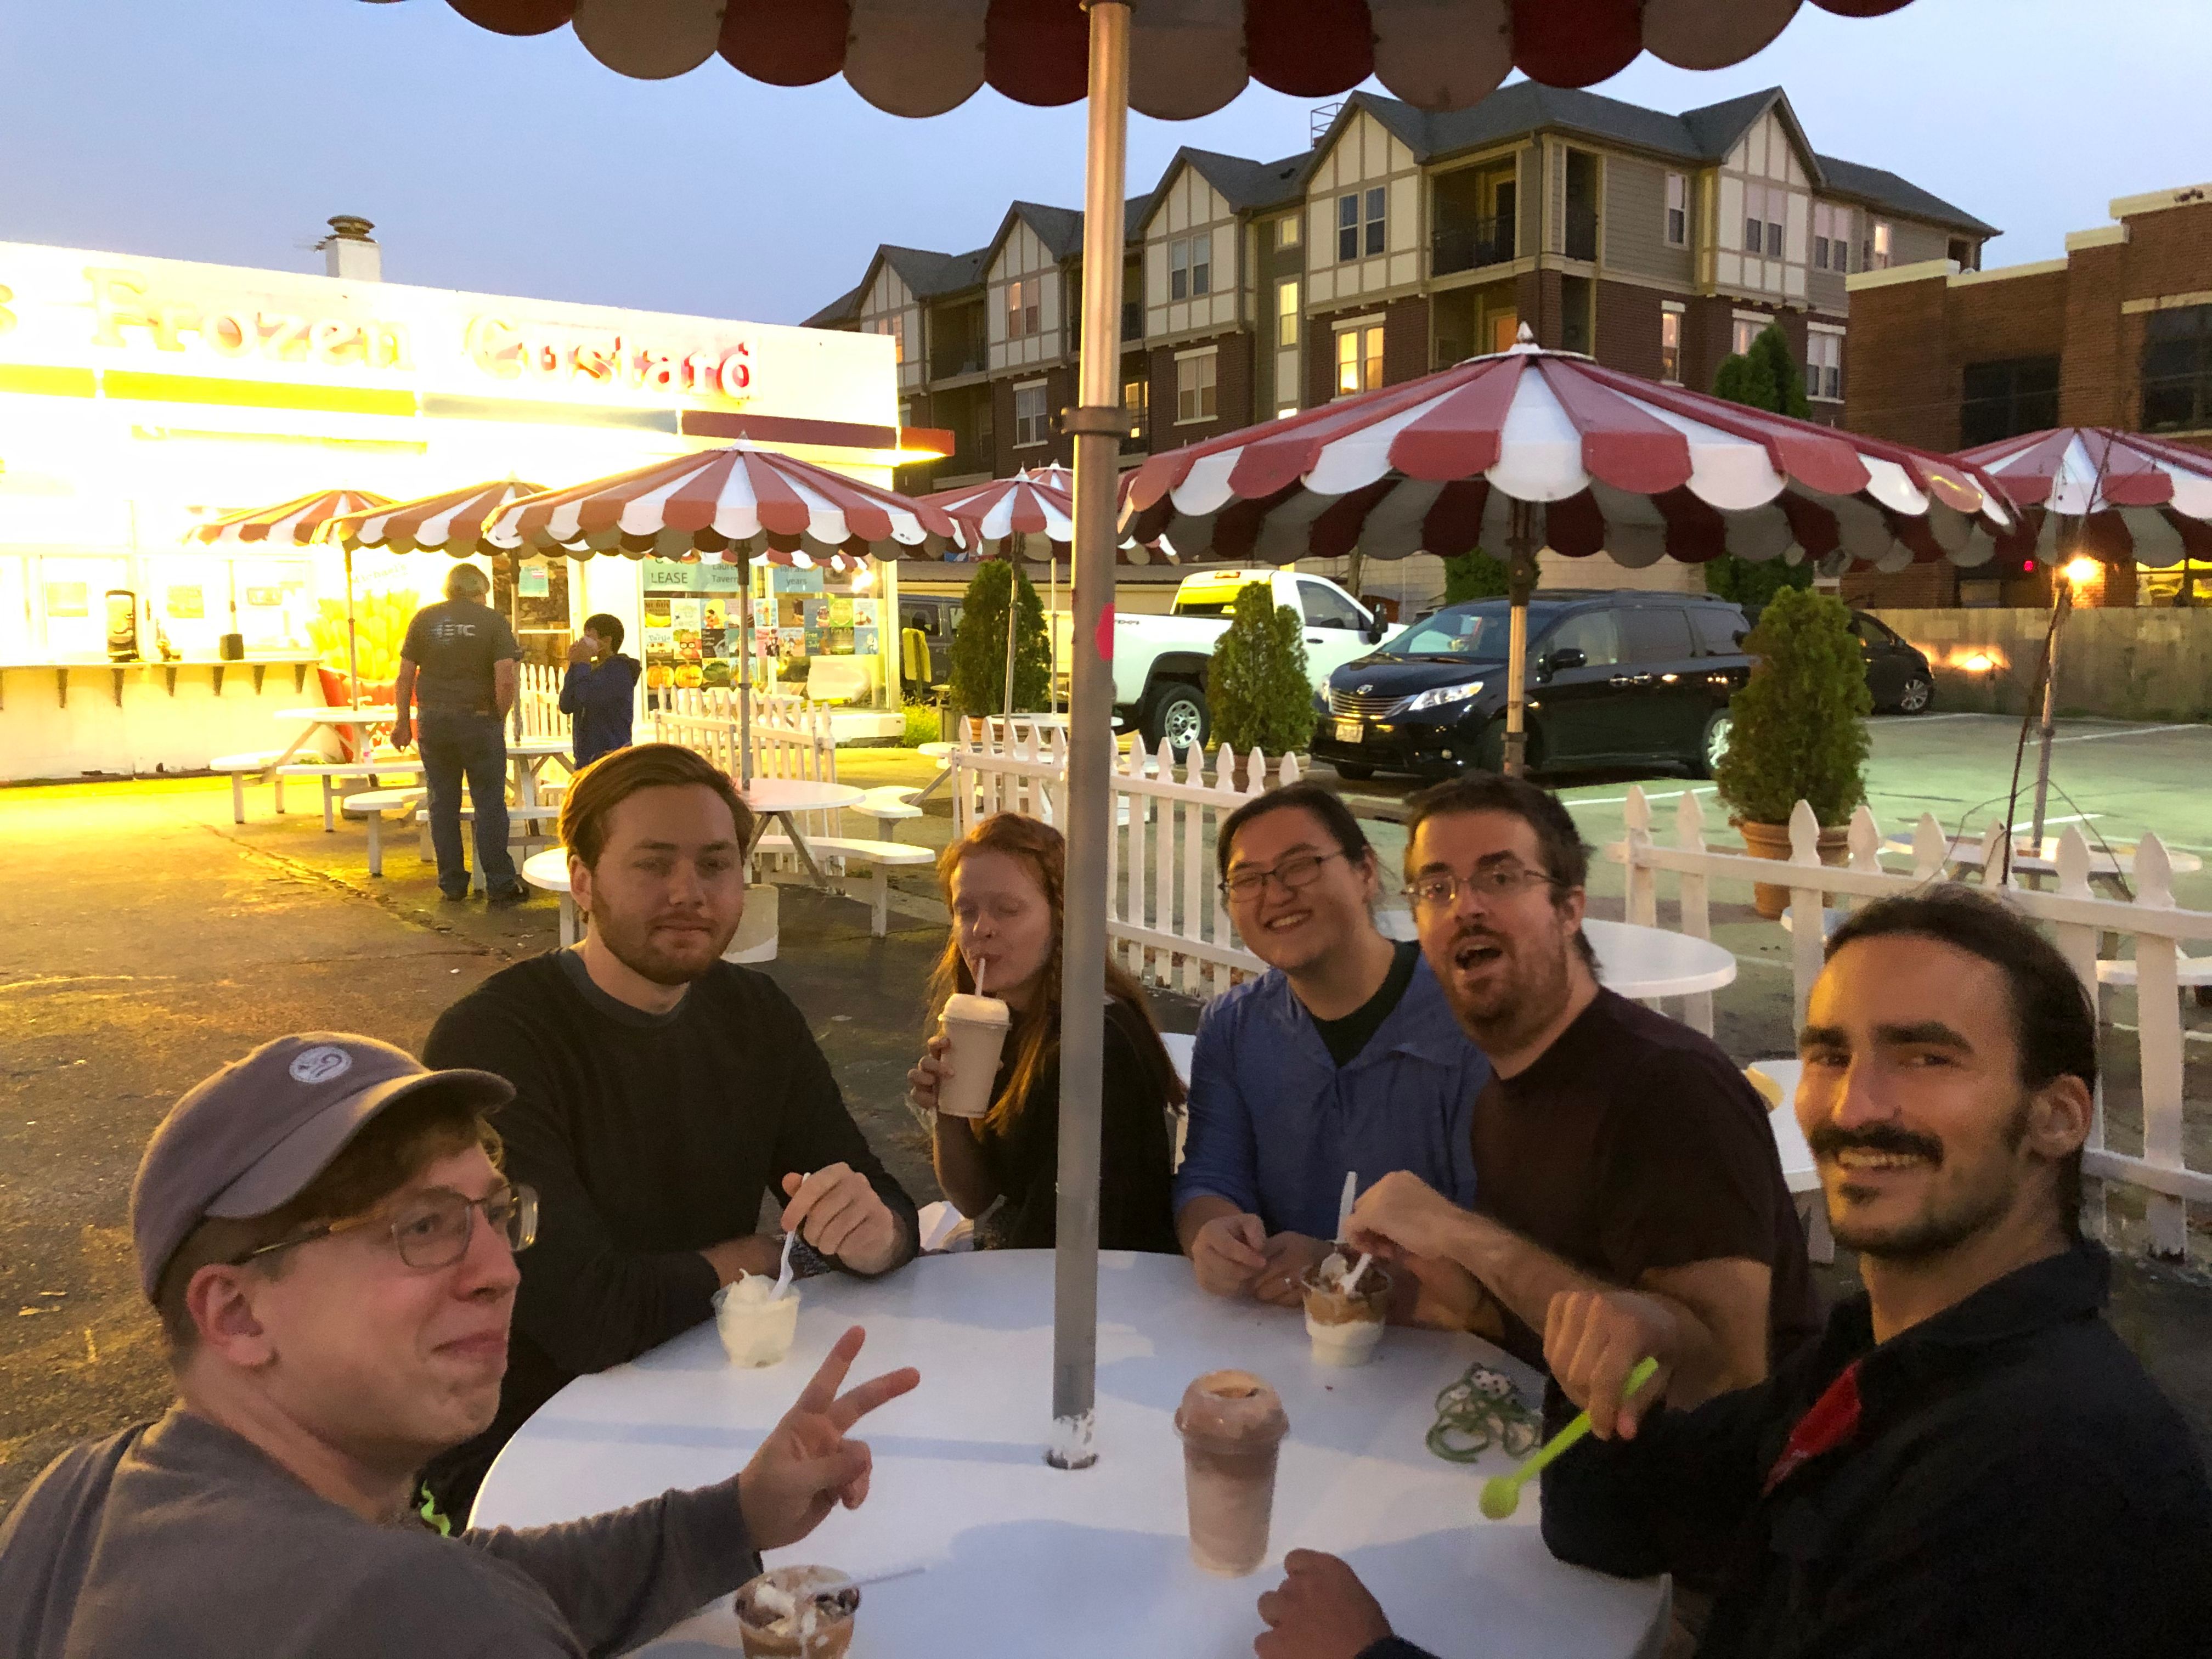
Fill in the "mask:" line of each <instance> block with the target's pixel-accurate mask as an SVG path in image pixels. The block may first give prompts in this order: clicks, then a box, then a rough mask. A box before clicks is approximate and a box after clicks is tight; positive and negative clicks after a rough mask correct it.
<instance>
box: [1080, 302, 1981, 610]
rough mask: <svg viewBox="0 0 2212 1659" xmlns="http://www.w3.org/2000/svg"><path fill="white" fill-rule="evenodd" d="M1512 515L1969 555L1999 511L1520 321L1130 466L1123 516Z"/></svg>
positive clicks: (1368, 544)
mask: <svg viewBox="0 0 2212 1659" xmlns="http://www.w3.org/2000/svg"><path fill="white" fill-rule="evenodd" d="M1516 503H1517V504H1522V505H1525V506H1528V507H1531V508H1536V509H1541V510H1540V511H1539V512H1538V513H1535V514H1534V517H1533V518H1532V519H1531V520H1527V521H1525V523H1526V527H1525V528H1524V529H1523V530H1522V532H1520V533H1521V534H1522V536H1523V537H1525V538H1534V543H1535V544H1541V545H1543V546H1547V547H1550V548H1552V549H1553V550H1556V551H1559V552H1561V553H1567V554H1572V555H1577V556H1585V555H1589V554H1594V553H1597V552H1601V551H1602V552H1606V553H1608V554H1610V555H1611V556H1613V559H1614V560H1615V561H1616V562H1619V563H1620V564H1624V565H1628V566H1631V567H1638V566H1643V565H1648V564H1651V563H1654V562H1656V561H1657V560H1659V559H1661V558H1662V557H1673V558H1676V559H1681V560H1685V561H1690V562H1699V561H1703V560H1706V559H1711V558H1715V557H1717V556H1719V555H1721V554H1723V553H1733V554H1735V556H1738V557H1740V558H1746V559H1753V560H1765V559H1773V558H1781V557H1785V556H1786V557H1792V558H1805V557H1811V558H1814V559H1823V560H1825V559H1829V558H1830V557H1831V556H1834V555H1842V556H1844V557H1846V558H1848V559H1850V560H1852V561H1854V562H1863V563H1868V564H1873V565H1875V566H1876V567H1877V568H1882V569H1897V568H1903V567H1904V566H1905V565H1907V564H1910V563H1911V562H1914V561H1915V560H1922V559H1935V558H1943V557H1948V558H1949V559H1951V560H1953V561H1954V562H1957V563H1960V564H1966V565H1972V564H1980V563H1983V562H1986V561H1987V560H1989V559H1990V557H1992V556H1994V555H1995V553H1996V545H1997V538H1999V537H2001V536H2002V535H2004V534H2005V533H2007V532H2009V531H2011V530H2012V529H2013V528H2014V526H2015V518H2014V515H2013V514H2012V513H2011V512H2010V511H2009V510H2008V508H2007V507H2006V506H2005V504H2004V503H2003V501H2002V499H2000V498H1999V497H1998V495H1997V492H1996V487H1995V486H1994V485H1993V484H1991V483H1989V481H1988V480H1987V479H1986V478H1985V477H1981V476H1979V475H1978V473H1977V471H1976V469H1974V468H1973V467H1972V466H1971V465H1966V464H1963V463H1961V462H1959V461H1956V460H1954V459H1947V458H1945V457H1942V456H1939V455H1931V454H1928V453H1923V452H1922V451H1919V450H1915V449H1911V448H1908V447H1905V446H1904V445H1902V444H1893V443H1887V442H1884V441H1881V440H1879V439H1874V438H1866V437H1862V436H1860V435H1857V434H1855V433H1848V432H1843V431H1838V430H1837V429H1835V428H1830V427H1823V426H1815V425H1814V424H1812V423H1811V422H1805V421H1793V420H1790V419H1789V418H1788V417H1786V416H1780V415H1771V414H1768V413H1765V411H1763V410H1753V409H1747V408H1745V407H1744V406H1742V405H1741V404H1732V403H1728V402H1725V401H1723V399H1721V398H1709V397H1705V396H1702V395H1700V394H1699V393H1697V392H1687V391H1685V390H1683V389H1682V388H1681V387H1680V386H1660V385H1657V384H1655V383H1654V382H1652V381H1650V380H1641V379H1638V377H1637V376H1635V375H1632V374H1622V373H1620V371H1618V370H1614V369H1608V368H1600V367H1599V366H1598V365H1597V364H1595V363H1594V362H1591V361H1590V360H1589V358H1587V357H1584V356H1578V355H1576V354H1572V353H1565V352H1550V351H1544V350H1540V349H1538V348H1537V347H1535V346H1534V344H1532V343H1528V340H1527V338H1526V335H1525V331H1524V336H1523V342H1522V344H1520V345H1517V346H1515V347H1513V348H1512V349H1510V350H1508V351H1504V352H1500V353H1498V354H1497V355H1495V356H1488V357H1478V358H1474V359H1473V360H1472V361H1470V362H1464V363H1462V364H1460V365H1459V366H1458V367H1456V368H1448V369H1444V370H1443V371H1441V372H1440V373H1437V374H1431V375H1428V376H1426V377H1425V378H1424V379H1421V380H1413V381H1408V382H1407V383H1406V384H1405V385H1402V386H1387V387H1384V388H1383V390H1381V391H1378V392H1367V393H1364V394H1362V395H1360V396H1358V397H1352V398H1343V399H1341V400H1340V401H1339V402H1336V403H1334V404H1325V405H1323V406H1322V407H1321V408H1319V409H1315V410H1306V411H1304V412H1303V413H1300V414H1297V415H1290V416H1284V417H1283V418H1281V419H1279V420H1276V421H1271V422H1267V424H1265V425H1263V426H1257V427H1251V428H1246V429H1245V430H1243V431H1241V432H1234V433H1231V434H1229V435H1226V436H1224V437H1221V438H1218V439H1214V440H1212V441H1208V442H1205V443H1200V444H1194V445H1191V446H1189V447H1186V448H1183V449H1177V450H1172V451H1170V452H1169V453H1166V454H1164V455H1157V456H1154V457H1153V458H1152V459H1151V460H1149V461H1147V462H1146V463H1145V465H1143V466H1141V467H1139V469H1137V472H1136V475H1135V477H1134V478H1133V480H1132V481H1131V483H1130V484H1129V487H1128V490H1127V495H1126V497H1125V501H1124V511H1123V522H1124V528H1125V529H1126V530H1127V531H1128V532H1130V533H1133V534H1134V535H1136V536H1137V537H1138V538H1140V539H1143V540H1146V541H1150V540H1152V539H1154V538H1158V537H1159V536H1161V535H1162V534H1165V535H1167V536H1169V537H1170V538H1172V539H1173V541H1174V544H1175V545H1176V549H1177V550H1179V551H1180V552H1181V554H1182V556H1183V557H1185V558H1193V557H1200V558H1205V557H1211V558H1218V559H1230V560H1234V561H1237V562H1240V563H1243V562H1253V561H1258V562H1262V563H1268V564H1287V563H1289V562H1291V561H1292V560H1295V559H1304V558H1335V557H1340V556H1343V555H1345V554H1346V553H1349V552H1351V551H1352V550H1353V548H1355V547H1357V548H1358V549H1359V550H1360V551H1361V552H1363V553H1364V554H1366V555H1367V556H1370V557H1376V558H1385V559H1395V558H1402V557H1404V556H1407V554H1410V553H1415V552H1430V553H1436V554H1440V555H1443V556H1452V555H1455V554H1460V553H1464V552H1466V551H1468V550H1469V549H1470V548H1473V547H1475V546H1477V545H1484V546H1487V547H1489V548H1490V549H1492V550H1502V549H1504V547H1505V546H1506V545H1507V544H1508V543H1509V541H1510V539H1511V538H1513V536H1514V535H1515V533H1516V532H1515V531H1514V529H1513V526H1512V523H1511V519H1512V515H1513V509H1514V507H1515V506H1516Z"/></svg>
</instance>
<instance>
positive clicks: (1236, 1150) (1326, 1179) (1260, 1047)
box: [1175, 783, 1490, 1306]
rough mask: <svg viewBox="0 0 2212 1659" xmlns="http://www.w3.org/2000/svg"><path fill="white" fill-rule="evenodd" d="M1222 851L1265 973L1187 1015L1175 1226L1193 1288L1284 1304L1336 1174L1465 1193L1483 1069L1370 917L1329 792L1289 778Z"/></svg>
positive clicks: (1366, 1183) (1416, 964)
mask: <svg viewBox="0 0 2212 1659" xmlns="http://www.w3.org/2000/svg"><path fill="white" fill-rule="evenodd" d="M1218 859H1219V861H1220V870H1221V877H1222V887H1223V890H1224V893H1225V896H1226V897H1227V900H1228V904H1229V910H1230V914H1231V916H1232V917H1233V918H1234V919H1235V920H1236V922H1237V932H1238V933H1239V935H1240V936H1241V937H1242V938H1243V941H1244V945H1245V947H1246V948H1247V949H1248V950H1249V951H1252V952H1253V953H1254V954H1255V955H1256V956H1257V957H1260V958H1261V960H1262V961H1263V962H1265V963H1267V965H1268V971H1267V973H1265V974H1263V975H1261V976H1260V977H1259V978H1258V979H1255V980H1250V981H1246V982H1245V983H1244V984H1243V985H1240V986H1238V987H1237V988H1236V989H1234V990H1232V991H1230V992H1228V993H1226V994H1224V995H1222V996H1220V997H1218V998H1216V999H1215V1000H1213V1002H1212V1004H1211V1005H1210V1006H1208V1007H1207V1008H1206V1012H1205V1013H1204V1014H1203V1015H1202V1016H1201V1017H1200V1020H1199V1025H1198V1042H1197V1048H1196V1050H1195V1052H1194V1055H1193V1057H1192V1061H1191V1087H1190V1133H1189V1139H1188V1145H1187V1149H1186V1153H1185V1157H1184V1161H1183V1165H1182V1170H1181V1172H1180V1173H1179V1174H1178V1175H1177V1176H1176V1184H1175V1202H1176V1234H1177V1236H1178V1237H1180V1238H1181V1240H1182V1248H1183V1250H1184V1253H1185V1254H1186V1255H1188V1256H1189V1257H1190V1258H1191V1261H1192V1265H1193V1266H1194V1268H1195V1269H1196V1272H1197V1276H1198V1282H1199V1283H1200V1285H1204V1286H1205V1287H1206V1289H1207V1290H1209V1291H1213V1292H1214V1293H1215V1294H1216V1295H1218V1296H1225V1297H1247V1296H1249V1297H1258V1298H1259V1299H1260V1300H1261V1301H1263V1302H1271V1303H1275V1304H1280V1305H1284V1306H1295V1305H1297V1303H1298V1301H1299V1299H1300V1291H1299V1287H1298V1279H1299V1278H1300V1277H1301V1275H1303V1274H1304V1273H1305V1271H1306V1269H1307V1268H1309V1267H1311V1266H1313V1265H1314V1263H1316V1262H1317V1261H1320V1260H1321V1259H1322V1257H1323V1256H1325V1255H1328V1250H1329V1246H1330V1243H1331V1241H1332V1240H1333V1239H1334V1235H1335V1232H1336V1221H1337V1206H1338V1203H1339V1202H1340V1199H1341V1196H1342V1194H1343V1189H1344V1178H1345V1176H1346V1174H1347V1173H1349V1172H1353V1171H1356V1172H1358V1177H1359V1184H1360V1186H1361V1188H1362V1189H1363V1190H1364V1188H1367V1187H1370V1186H1372V1185H1373V1184H1374V1183H1375V1182H1376V1181H1379V1180H1380V1179H1382V1177H1383V1176H1385V1175H1387V1174H1389V1173H1390V1172H1391V1171H1392V1170H1410V1171H1412V1172H1413V1174H1415V1175H1417V1176H1419V1177H1420V1179H1421V1180H1422V1181H1423V1182H1425V1183H1427V1184H1428V1185H1430V1186H1431V1187H1433V1188H1435V1189H1436V1190H1437V1191H1439V1192H1449V1193H1452V1194H1458V1195H1459V1197H1458V1201H1459V1202H1461V1203H1462V1204H1464V1203H1469V1202H1471V1201H1472V1200H1473V1196H1474V1152H1473V1148H1472V1143H1471V1138H1470V1125H1471V1112H1472V1109H1473V1103H1474V1097H1475V1096H1476V1095H1477V1094H1478V1093H1479V1092H1480V1091H1481V1089H1482V1086H1483V1085H1484V1084H1485V1083H1486V1082H1487V1081H1488V1079H1489V1076H1490V1067H1489V1063H1488V1062H1487V1061H1486V1060H1484V1059H1483V1057H1482V1054H1481V1052H1480V1050H1479V1049H1477V1048H1475V1047H1474V1045H1473V1044H1472V1043H1470V1042H1468V1040H1467V1037H1466V1036H1465V1035H1464V1034H1463V1033H1462V1030H1461V1029H1460V1026H1459V1023H1458V1021H1457V1020H1456V1019H1455V1018H1453V1015H1452V1012H1451V1007H1450V1006H1449V1004H1448V1003H1447V1002H1446V1001H1445V1000H1444V995H1443V988H1442V987H1440V986H1439V985H1438V984H1437V979H1436V975H1434V973H1432V972H1431V969H1430V968H1429V965H1428V963H1426V962H1425V961H1424V960H1423V959H1422V957H1421V952H1420V949H1419V945H1417V944H1415V943H1413V942H1412V941H1407V942H1405V943H1402V944H1397V943H1394V942H1393V941H1391V940H1390V939H1386V938H1384V937H1383V934H1382V933H1381V932H1380V931H1379V930H1378V929H1377V928H1376V926H1375V920H1374V916H1373V915H1372V914H1371V910H1372V906H1373V905H1374V903H1375V901H1376V898H1377V896H1379V895H1380V893H1381V890H1382V883H1381V876H1380V872H1379V870H1378V868H1377V866H1376V857H1375V851H1374V849H1373V848H1371V847H1370V846H1369V845H1368V842H1367V837H1366V836H1364V834H1362V833H1361V831H1360V829H1359V824H1358V820H1357V819H1355V818H1354V817H1352V812H1351V811H1350V809H1349V808H1347V807H1346V805H1345V804H1344V803H1343V802H1342V801H1341V800H1340V799H1338V798H1337V797H1336V796H1335V795H1334V793H1331V792H1330V791H1328V789H1325V788H1323V787H1321V786H1320V785H1318V784H1316V783H1296V784H1291V785H1288V786H1286V787H1283V788H1280V789H1275V790H1271V791H1270V792H1268V793H1267V794H1264V795H1261V796H1260V797H1258V798H1257V799H1254V800H1251V801H1249V802H1247V803H1246V804H1245V805H1243V806H1242V807H1239V808H1238V809H1237V811H1235V812H1233V813H1231V815H1230V817H1229V818H1228V820H1227V821H1226V822H1225V823H1223V825H1222V826H1221V833H1220V836H1219V838H1218Z"/></svg>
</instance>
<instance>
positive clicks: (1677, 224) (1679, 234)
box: [1666, 173, 1690, 247]
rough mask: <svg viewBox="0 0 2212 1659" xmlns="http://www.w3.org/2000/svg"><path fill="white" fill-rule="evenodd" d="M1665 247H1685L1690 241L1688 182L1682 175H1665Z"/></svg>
mask: <svg viewBox="0 0 2212 1659" xmlns="http://www.w3.org/2000/svg"><path fill="white" fill-rule="evenodd" d="M1666 228H1667V246H1669V247H1686V246H1688V245H1689V240H1690V181H1689V179H1687V178H1686V177H1685V176H1684V175H1683V174H1681V173H1668V175H1667V227H1666Z"/></svg>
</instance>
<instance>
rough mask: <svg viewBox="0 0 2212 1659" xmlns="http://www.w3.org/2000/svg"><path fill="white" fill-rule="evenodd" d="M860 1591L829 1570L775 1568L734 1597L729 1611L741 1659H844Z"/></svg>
mask: <svg viewBox="0 0 2212 1659" xmlns="http://www.w3.org/2000/svg"><path fill="white" fill-rule="evenodd" d="M859 1610H860V1586H859V1585H858V1584H855V1583H852V1582H851V1581H850V1580H849V1579H848V1578H847V1577H846V1576H845V1575H844V1574H843V1573H842V1572H839V1571H837V1570H836V1568H834V1567H777V1568H775V1569H774V1570H772V1571H768V1572H764V1573H763V1574H762V1575H761V1576H760V1577H757V1578H756V1579H753V1580H752V1581H751V1582H750V1583H747V1584H746V1585H745V1586H744V1588H743V1589H739V1590H738V1595H737V1600H736V1601H735V1602H734V1603H732V1607H731V1611H732V1612H733V1613H736V1614H737V1617H738V1639H739V1641H741V1642H742V1643H743V1644H744V1652H745V1659H844V1653H845V1650H846V1649H848V1648H849V1647H850V1646H852V1645H853V1615H854V1613H857V1612H858V1611H859Z"/></svg>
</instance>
